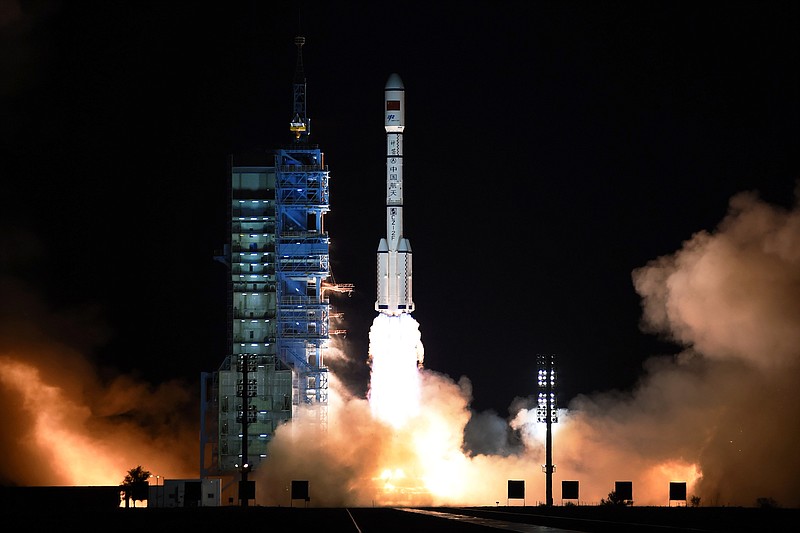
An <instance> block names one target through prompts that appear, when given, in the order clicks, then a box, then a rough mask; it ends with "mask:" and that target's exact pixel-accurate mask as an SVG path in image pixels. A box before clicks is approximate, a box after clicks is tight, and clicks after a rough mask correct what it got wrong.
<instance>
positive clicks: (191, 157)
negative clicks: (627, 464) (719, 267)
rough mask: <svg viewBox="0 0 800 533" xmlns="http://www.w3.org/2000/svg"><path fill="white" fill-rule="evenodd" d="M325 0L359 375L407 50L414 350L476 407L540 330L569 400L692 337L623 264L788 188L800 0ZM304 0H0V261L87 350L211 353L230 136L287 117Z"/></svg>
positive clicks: (335, 211)
mask: <svg viewBox="0 0 800 533" xmlns="http://www.w3.org/2000/svg"><path fill="white" fill-rule="evenodd" d="M274 4H277V5H274ZM330 4H332V3H323V4H322V5H321V6H316V5H313V4H311V3H308V4H303V7H302V10H301V15H300V22H299V25H300V32H301V33H302V34H303V35H305V37H306V39H307V44H306V46H305V47H304V60H305V67H306V75H307V80H308V109H309V115H310V116H311V118H312V140H313V141H314V142H316V143H318V144H319V145H320V147H321V148H322V150H323V151H324V152H325V157H326V162H327V164H328V165H329V166H330V170H331V207H332V211H331V213H330V215H329V216H328V217H327V219H326V224H327V229H328V231H329V232H330V234H331V236H332V241H333V244H332V248H331V259H332V264H333V274H334V276H335V279H336V281H338V282H342V283H354V284H355V286H356V292H355V294H353V296H352V297H351V298H345V299H337V300H335V302H334V303H335V305H336V307H337V308H338V309H339V310H341V311H343V312H344V313H345V319H346V323H345V324H344V325H343V327H345V328H346V329H347V330H348V335H347V341H348V345H349V347H350V355H351V357H352V358H353V359H354V360H355V361H356V364H355V365H352V366H349V367H347V368H343V369H342V370H341V371H342V375H343V376H345V378H346V379H347V380H348V381H349V382H351V383H352V386H353V389H354V390H356V391H359V390H360V391H362V393H363V389H364V387H365V386H366V379H367V375H368V369H367V367H366V352H367V334H368V331H369V326H370V324H371V322H372V319H373V317H374V316H375V312H374V310H373V304H374V299H375V279H374V278H375V272H374V269H375V251H376V247H377V244H378V240H379V238H380V237H381V235H382V233H383V231H384V227H385V221H384V208H383V205H384V187H385V159H384V146H385V133H384V130H383V116H382V98H383V86H384V84H385V82H386V79H387V78H388V76H389V74H390V73H392V72H397V73H399V74H400V76H401V77H402V79H403V81H404V83H405V87H406V107H407V115H406V121H407V126H406V132H405V133H406V134H405V142H406V146H405V183H404V185H405V205H406V215H405V224H406V225H405V234H406V237H408V238H409V239H410V241H411V244H412V247H413V251H414V300H415V303H416V306H417V310H416V312H415V313H414V316H415V318H416V319H417V321H418V322H419V323H420V330H421V332H422V341H423V344H424V346H425V351H426V354H425V365H426V367H427V368H428V369H431V370H435V371H438V372H442V373H445V374H448V375H449V376H451V377H453V378H454V379H458V378H459V377H460V376H462V375H464V376H467V377H469V378H470V379H471V380H472V382H473V386H474V397H475V398H474V401H473V404H472V405H473V407H474V408H475V409H477V410H485V409H494V410H495V411H497V412H498V413H500V414H501V415H505V413H506V408H507V407H508V405H509V403H510V402H511V401H512V400H513V399H514V398H515V397H526V396H528V395H531V394H534V393H535V370H536V357H535V356H536V354H537V353H555V354H557V357H558V363H559V371H560V378H561V397H562V402H563V403H566V401H568V400H569V399H570V398H572V397H574V396H575V395H576V394H578V393H591V392H593V391H605V390H610V389H615V388H617V389H627V388H630V387H632V386H633V385H634V384H635V382H636V379H637V377H638V376H639V375H640V373H641V364H642V362H643V361H644V360H645V359H646V358H647V357H648V356H650V355H653V354H658V353H667V352H674V351H677V350H678V348H677V347H675V346H673V345H671V344H669V343H662V342H660V341H659V339H657V338H656V337H654V336H653V335H649V334H645V333H642V332H641V331H640V329H639V320H640V318H641V304H640V298H639V296H638V295H637V294H636V292H635V290H634V287H633V283H632V281H631V272H632V271H633V269H635V268H637V267H642V266H644V265H646V264H647V262H648V261H650V260H653V259H656V258H657V257H659V256H661V255H665V254H671V253H673V252H675V251H676V250H678V249H679V248H680V247H681V245H682V243H683V242H684V241H685V240H687V239H689V238H690V237H691V236H692V235H693V234H694V233H695V232H697V231H701V230H708V231H713V230H714V228H715V227H716V225H717V224H718V223H719V222H720V221H721V220H722V218H723V217H724V216H725V213H726V211H727V205H728V201H729V199H730V198H731V196H733V195H734V194H736V193H737V192H740V191H745V190H755V191H758V192H759V194H760V195H761V197H762V198H763V199H765V200H767V201H769V202H771V203H775V204H778V205H785V206H787V207H788V206H789V205H791V204H792V203H793V201H794V197H793V190H794V188H795V184H796V180H797V179H798V177H800V157H799V156H798V146H800V144H799V142H800V134H799V133H798V124H800V108H799V107H798V97H799V96H800V93H799V89H800V83H799V82H800V79H799V76H798V65H800V53H799V52H798V50H800V37H799V36H798V32H797V28H798V27H800V7H798V6H797V5H796V3H793V2H702V3H698V2H647V3H633V2H619V3H617V2H569V1H567V2H505V3H498V2H488V1H487V2H465V3H461V4H459V7H458V8H445V7H441V6H439V5H438V4H437V3H434V2H427V3H422V2H420V3H415V2H411V3H403V4H398V3H385V4H384V3H379V2H375V3H367V6H366V7H361V8H359V9H356V8H352V7H351V8H342V7H338V8H335V7H333V6H331V5H330ZM500 4H502V7H498V6H499V5H500ZM298 5H299V4H298V3H296V2H279V3H276V2H269V3H268V2H255V1H251V2H234V3H216V4H213V7H207V6H202V7H201V6H200V5H199V4H197V3H193V2H136V3H115V2H80V3H72V2H70V3H67V2H47V1H39V2H14V1H11V0H0V39H2V40H1V41H0V69H2V70H0V79H1V80H2V83H1V84H0V99H1V100H0V102H1V103H2V107H1V108H0V113H1V114H2V115H1V116H0V135H1V136H2V137H0V139H1V140H2V147H0V150H2V152H1V153H0V177H2V184H3V193H2V195H0V198H2V206H1V210H0V236H2V239H3V242H2V244H3V249H2V253H3V256H4V258H3V261H2V263H0V266H2V267H3V269H4V272H3V276H4V277H8V276H12V277H14V278H16V279H21V280H24V281H26V282H27V283H29V286H30V287H32V288H34V289H35V290H36V291H38V292H40V293H41V294H42V295H43V298H45V299H46V300H47V301H48V302H50V305H51V306H52V307H53V308H54V309H56V310H58V311H62V312H66V313H75V314H79V315H80V316H81V317H84V316H85V317H86V318H85V320H83V321H82V322H81V323H82V324H84V325H85V328H86V331H82V330H77V329H72V330H59V331H53V335H54V336H55V337H58V338H63V342H65V343H76V342H79V341H80V342H81V343H83V345H84V346H85V351H86V352H87V353H86V354H87V356H89V357H90V358H91V359H92V360H93V361H95V362H96V363H97V364H98V366H99V367H101V368H108V369H116V370H118V371H122V372H133V373H136V374H139V375H141V376H142V377H144V378H146V379H149V380H152V381H154V382H158V381H159V380H165V379H168V378H173V377H185V378H186V379H188V380H196V379H197V378H198V377H199V374H200V372H202V371H212V370H215V369H216V368H217V367H218V366H219V364H220V363H221V361H222V359H223V357H224V354H225V349H226V348H225V325H224V320H225V309H224V301H225V300H224V291H225V271H224V268H223V267H222V266H221V265H220V264H219V263H215V262H214V261H213V256H214V254H215V251H216V250H217V249H219V248H221V245H222V243H223V242H224V240H225V201H226V200H225V187H226V184H227V178H228V176H227V174H226V172H227V162H228V157H229V155H230V154H232V153H240V152H249V151H254V150H269V149H271V148H274V147H276V146H278V145H280V144H283V143H285V142H287V141H288V140H289V136H288V122H289V119H290V118H291V117H290V114H291V109H292V107H291V106H292V103H291V95H292V92H291V81H292V74H293V71H294V65H295V47H294V44H293V38H294V36H295V35H296V34H297V33H298V7H297V6H298ZM87 339H88V340H87ZM90 341H91V342H90Z"/></svg>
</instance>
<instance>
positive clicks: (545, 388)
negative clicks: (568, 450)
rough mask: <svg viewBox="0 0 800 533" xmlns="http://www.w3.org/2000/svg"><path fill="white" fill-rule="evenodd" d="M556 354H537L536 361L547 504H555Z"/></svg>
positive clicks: (537, 418)
mask: <svg viewBox="0 0 800 533" xmlns="http://www.w3.org/2000/svg"><path fill="white" fill-rule="evenodd" d="M554 362H555V356H554V355H537V356H536V363H537V366H538V368H539V372H538V380H537V381H538V386H539V398H538V406H537V408H536V421H537V422H544V423H545V424H546V427H547V435H546V442H545V454H546V458H545V463H546V464H544V465H542V471H543V472H544V473H545V475H546V476H547V478H546V482H545V493H546V502H545V503H546V505H547V506H548V507H551V506H552V505H553V472H555V470H556V467H555V465H554V464H553V431H552V424H554V423H556V422H558V414H557V411H556V370H555V365H554Z"/></svg>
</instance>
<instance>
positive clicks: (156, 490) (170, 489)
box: [147, 478, 220, 507]
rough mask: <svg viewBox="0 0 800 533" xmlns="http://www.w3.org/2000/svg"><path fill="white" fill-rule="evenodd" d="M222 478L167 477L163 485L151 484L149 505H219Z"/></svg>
mask: <svg viewBox="0 0 800 533" xmlns="http://www.w3.org/2000/svg"><path fill="white" fill-rule="evenodd" d="M219 505H220V480H219V479H215V478H208V479H165V480H164V484H163V485H156V486H152V485H151V486H150V490H149V494H148V499H147V506H148V507H219Z"/></svg>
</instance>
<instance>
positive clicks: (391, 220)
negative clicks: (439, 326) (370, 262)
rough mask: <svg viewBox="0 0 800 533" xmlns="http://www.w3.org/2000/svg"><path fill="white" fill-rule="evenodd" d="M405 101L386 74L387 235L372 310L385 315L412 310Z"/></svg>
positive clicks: (399, 83) (398, 83)
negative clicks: (405, 213) (405, 202)
mask: <svg viewBox="0 0 800 533" xmlns="http://www.w3.org/2000/svg"><path fill="white" fill-rule="evenodd" d="M405 123H406V102H405V89H404V87H403V81H402V80H401V79H400V76H398V75H397V74H392V75H391V76H389V80H388V81H387V82H386V87H385V89H384V128H385V129H386V237H385V238H383V239H381V240H380V243H379V244H378V299H377V300H376V302H375V310H376V311H379V312H381V313H384V314H387V315H401V314H403V313H411V312H412V311H414V302H413V300H412V299H411V243H409V242H408V239H406V238H404V237H403V129H404V128H405Z"/></svg>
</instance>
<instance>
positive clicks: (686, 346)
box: [0, 193, 800, 507]
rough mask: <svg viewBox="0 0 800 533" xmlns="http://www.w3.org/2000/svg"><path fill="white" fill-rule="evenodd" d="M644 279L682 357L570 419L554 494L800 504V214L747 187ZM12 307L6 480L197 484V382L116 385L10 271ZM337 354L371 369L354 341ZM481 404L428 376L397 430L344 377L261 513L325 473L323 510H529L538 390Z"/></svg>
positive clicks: (287, 432) (283, 448)
mask: <svg viewBox="0 0 800 533" xmlns="http://www.w3.org/2000/svg"><path fill="white" fill-rule="evenodd" d="M20 242H22V241H20ZM24 242H26V243H28V244H27V245H26V246H28V247H29V248H28V251H29V253H31V254H36V253H37V252H36V250H37V247H36V246H34V245H32V244H31V242H32V241H31V240H29V239H27V238H26V239H24ZM18 249H21V248H18ZM4 261H7V260H6V259H4ZM2 266H3V267H4V269H5V270H8V268H6V267H9V266H10V265H9V264H7V263H4V264H3V265H2ZM632 280H633V285H634V287H635V290H636V291H637V293H638V294H639V295H640V296H641V298H642V309H643V315H642V328H643V330H644V331H646V332H648V333H650V334H654V335H661V336H663V337H665V338H667V339H670V340H671V341H674V342H675V343H677V345H678V346H680V347H681V349H680V351H679V352H678V353H675V354H670V355H655V356H653V357H651V358H650V359H648V360H647V361H646V363H645V365H644V367H643V369H642V375H641V378H640V379H639V381H638V383H637V384H636V385H635V386H634V387H633V388H632V389H631V390H626V391H616V390H614V391H607V392H604V393H600V394H592V395H580V396H577V397H576V398H574V399H573V400H572V401H571V402H570V404H569V406H568V408H567V409H563V410H560V412H559V422H558V424H555V425H554V426H553V430H554V436H553V440H554V462H555V464H556V473H555V475H554V480H553V481H554V483H553V486H554V496H555V501H556V503H560V498H559V495H560V483H561V481H562V480H577V481H579V482H580V503H598V502H599V500H600V499H601V498H604V497H606V496H607V495H608V493H609V492H611V491H612V490H614V482H615V481H632V482H633V487H634V501H635V502H636V504H637V505H667V504H668V503H669V501H668V494H669V492H668V490H669V482H670V481H685V482H687V489H688V494H689V495H690V496H691V495H696V496H698V497H700V499H701V504H702V505H741V506H752V505H755V502H756V499H758V498H772V499H773V500H775V501H777V502H778V503H779V504H780V505H782V506H791V507H797V506H800V500H798V495H799V494H800V475H798V474H800V458H799V457H798V456H797V454H796V453H794V449H793V448H794V441H795V439H796V438H797V437H798V436H799V435H800V387H798V378H800V210H799V209H798V208H797V206H795V207H794V208H793V209H785V208H781V207H777V206H774V205H770V204H768V203H766V202H764V201H762V200H761V199H759V197H758V196H757V195H756V194H754V193H742V194H739V195H736V196H735V197H733V198H732V199H731V201H730V206H729V211H728V213H727V215H726V216H725V217H724V219H723V220H722V222H721V223H720V224H719V225H718V227H717V228H715V229H714V230H713V231H700V232H698V233H697V234H695V235H694V236H692V237H691V238H690V239H689V240H687V241H686V242H685V243H684V244H683V246H682V248H681V249H680V250H678V251H676V252H675V253H673V254H671V255H667V256H663V257H659V258H657V259H654V260H653V261H651V262H650V263H648V264H646V265H645V266H643V267H641V268H638V269H636V270H635V271H634V272H633V273H632ZM0 302H1V303H0V317H1V318H2V322H1V323H0V408H2V409H3V412H4V413H5V418H4V420H5V424H4V425H3V428H2V430H0V447H1V448H2V451H3V453H4V456H5V457H6V459H7V460H6V461H4V462H2V463H0V483H16V484H44V485H58V484H65V485H66V484H78V485H80V484H117V483H119V482H120V481H121V479H122V478H123V477H124V474H125V472H126V471H127V469H129V468H132V467H133V466H135V465H137V464H142V465H143V466H144V467H145V468H148V469H150V470H151V471H153V472H154V473H161V474H162V475H164V476H165V477H195V475H196V470H195V467H196V463H197V461H196V460H195V457H196V453H197V429H196V427H194V424H193V422H194V417H192V416H185V413H186V412H193V411H194V407H193V403H194V402H195V397H196V395H195V394H192V393H190V392H187V387H185V385H184V384H181V383H164V384H162V385H160V386H157V387H154V386H152V385H150V384H147V383H142V382H140V381H138V380H136V379H134V378H131V377H129V376H118V377H117V378H115V379H113V380H107V379H105V380H103V379H100V378H99V377H98V375H97V372H96V370H95V369H94V368H93V365H92V364H91V362H90V361H89V359H88V358H87V356H86V354H87V353H90V352H91V349H92V347H93V346H96V345H97V344H98V343H101V342H102V341H103V339H104V338H106V336H107V335H108V333H107V331H105V330H104V328H103V327H102V326H98V324H102V321H100V320H99V319H98V316H99V314H100V313H99V312H98V310H96V309H92V308H91V307H85V308H82V309H70V310H53V309H52V308H50V307H48V306H47V305H46V304H45V303H44V299H43V298H41V297H38V296H36V294H35V292H34V291H33V290H32V289H31V288H30V287H28V286H25V285H24V284H22V283H21V282H20V281H18V280H15V279H12V278H10V277H6V278H4V279H2V281H0ZM421 329H422V331H423V333H424V329H425V324H422V325H421ZM76 332H80V333H76ZM331 352H332V353H336V354H338V355H337V358H338V362H339V363H340V364H345V365H346V363H343V361H344V360H346V359H347V358H350V359H352V360H354V361H356V360H359V359H361V360H362V361H363V358H359V357H357V356H356V355H354V354H347V353H346V352H347V349H346V347H345V346H334V347H333V348H332V350H331ZM471 401H472V387H471V384H470V381H469V379H468V378H467V377H461V378H460V379H458V380H454V379H452V378H451V377H449V376H446V375H443V374H439V373H437V372H435V371H432V370H429V369H421V370H420V372H419V403H420V405H421V406H423V409H421V410H419V412H417V413H416V414H413V416H411V418H410V419H409V420H408V421H407V422H406V423H405V424H403V425H401V426H400V427H393V426H392V425H391V424H387V423H385V422H382V421H380V420H377V419H376V418H375V417H374V416H373V414H372V413H371V409H370V405H369V402H368V400H366V399H364V398H363V395H361V394H355V395H354V394H352V393H351V392H348V389H347V387H346V386H345V385H344V384H343V383H342V381H340V379H337V376H336V375H335V374H334V375H332V376H331V378H330V405H329V408H328V418H327V422H326V424H324V425H323V427H322V428H321V427H320V426H319V424H316V423H308V424H306V423H304V422H303V420H304V419H305V420H316V418H315V417H317V416H318V413H316V412H307V413H300V414H301V416H299V417H298V418H297V419H296V420H295V421H293V422H292V423H290V424H286V425H284V426H282V427H280V428H279V429H278V430H277V431H276V433H275V439H274V440H273V442H272V444H271V448H270V460H268V461H266V462H265V463H263V464H262V467H261V468H260V469H259V470H258V471H256V472H255V473H253V475H252V478H253V479H255V480H256V482H257V487H258V488H257V495H258V500H257V503H258V504H259V505H290V504H291V499H290V493H289V490H290V485H291V481H292V480H307V481H309V484H310V494H311V498H312V499H311V502H310V504H311V505H314V506H345V505H347V506H354V505H366V506H369V505H494V504H495V503H496V502H501V503H507V500H506V486H507V481H508V480H509V479H515V480H524V481H525V483H526V491H527V493H526V502H525V503H527V504H528V505H532V504H535V503H536V502H541V501H544V497H545V494H544V484H545V476H544V474H543V473H542V470H541V465H542V464H543V463H544V462H545V457H544V456H545V453H544V426H543V424H538V423H536V410H535V407H536V406H535V401H534V399H533V398H516V399H514V401H513V403H512V409H511V412H512V413H513V414H512V416H511V417H510V419H508V420H505V419H502V418H500V417H499V416H497V415H496V414H495V413H493V412H485V413H476V412H473V411H472V410H471V409H470V402H471ZM31 465H35V467H31ZM512 503H513V502H512ZM520 503H521V502H520Z"/></svg>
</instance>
